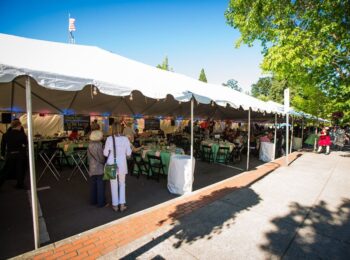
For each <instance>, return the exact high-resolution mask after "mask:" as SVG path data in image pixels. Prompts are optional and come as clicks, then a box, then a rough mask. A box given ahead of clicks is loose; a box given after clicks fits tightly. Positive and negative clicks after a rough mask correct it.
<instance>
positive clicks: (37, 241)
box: [26, 77, 40, 249]
mask: <svg viewBox="0 0 350 260" xmlns="http://www.w3.org/2000/svg"><path fill="white" fill-rule="evenodd" d="M31 92H32V90H31V85H30V78H29V77H27V78H26V104H27V125H28V152H29V172H30V186H31V189H30V194H31V202H32V215H33V231H34V246H35V249H38V248H39V246H40V237H39V220H38V200H37V190H36V176H35V162H34V143H33V119H32V96H31V94H32V93H31Z"/></svg>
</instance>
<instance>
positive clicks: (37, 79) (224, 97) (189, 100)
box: [0, 34, 280, 248]
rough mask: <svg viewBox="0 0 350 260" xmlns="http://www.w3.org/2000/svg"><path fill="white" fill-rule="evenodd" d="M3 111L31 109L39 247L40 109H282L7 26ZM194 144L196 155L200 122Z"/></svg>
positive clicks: (186, 112) (235, 112)
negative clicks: (14, 32) (36, 124)
mask: <svg viewBox="0 0 350 260" xmlns="http://www.w3.org/2000/svg"><path fill="white" fill-rule="evenodd" d="M0 111H9V112H11V113H14V112H15V113H27V120H28V140H29V142H28V143H29V157H30V158H29V162H30V176H31V186H32V189H31V192H32V193H31V195H32V203H33V206H32V208H33V221H34V234H35V248H37V247H38V246H39V239H38V222H37V204H36V202H37V198H36V181H35V174H34V173H35V163H34V152H33V128H32V114H33V113H47V114H60V115H69V114H86V115H105V116H109V115H136V114H140V115H153V116H158V115H163V116H183V117H187V118H190V119H191V122H192V124H193V119H194V111H195V114H196V117H203V118H213V119H237V120H244V121H248V124H249V125H250V120H251V117H255V118H256V119H258V118H262V120H266V118H273V113H275V120H276V118H277V116H276V113H280V112H279V111H277V110H273V109H272V108H271V107H269V106H267V105H266V103H265V102H262V101H260V100H258V99H255V98H253V97H251V96H249V95H245V94H243V93H240V92H238V91H235V90H232V89H229V88H227V87H224V86H219V85H213V84H207V83H204V82H201V81H198V80H196V79H192V78H190V77H187V76H184V75H180V74H177V73H174V72H169V71H164V70H160V69H157V68H155V67H152V66H149V65H145V64H142V63H139V62H136V61H133V60H130V59H127V58H124V57H121V56H119V55H117V54H114V53H111V52H108V51H105V50H102V49H100V48H98V47H94V46H82V45H72V44H64V43H56V42H47V41H41V40H33V39H28V38H23V37H17V36H11V35H5V34H0ZM249 136H250V127H248V137H249ZM248 143H249V142H248ZM191 144H192V145H191V158H193V156H192V155H193V126H192V127H191ZM248 151H249V147H248ZM248 156H249V153H248ZM248 161H249V159H248V160H247V164H248Z"/></svg>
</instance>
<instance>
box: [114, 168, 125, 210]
mask: <svg viewBox="0 0 350 260" xmlns="http://www.w3.org/2000/svg"><path fill="white" fill-rule="evenodd" d="M125 175H126V174H117V178H116V179H114V180H110V182H111V193H112V205H113V206H118V205H119V204H125Z"/></svg>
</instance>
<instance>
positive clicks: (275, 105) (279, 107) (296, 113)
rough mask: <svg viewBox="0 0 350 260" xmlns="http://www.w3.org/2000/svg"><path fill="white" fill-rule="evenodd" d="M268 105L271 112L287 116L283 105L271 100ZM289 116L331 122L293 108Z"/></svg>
mask: <svg viewBox="0 0 350 260" xmlns="http://www.w3.org/2000/svg"><path fill="white" fill-rule="evenodd" d="M266 104H267V106H268V107H269V108H270V110H272V111H279V112H280V113H283V114H285V111H284V106H283V105H282V104H279V103H277V102H274V101H271V100H269V101H267V102H266ZM289 114H290V115H293V116H296V117H303V118H306V119H314V120H318V121H320V122H329V121H328V120H325V119H322V118H317V117H316V116H313V115H310V114H307V113H304V112H301V111H297V110H295V109H294V108H293V107H291V108H290V111H289Z"/></svg>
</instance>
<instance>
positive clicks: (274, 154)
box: [273, 114, 277, 160]
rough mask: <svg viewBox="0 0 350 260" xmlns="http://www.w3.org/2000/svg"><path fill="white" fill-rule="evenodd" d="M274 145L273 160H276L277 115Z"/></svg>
mask: <svg viewBox="0 0 350 260" xmlns="http://www.w3.org/2000/svg"><path fill="white" fill-rule="evenodd" d="M274 140H275V141H274V144H273V159H274V160H275V159H276V143H277V114H275V137H274Z"/></svg>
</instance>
